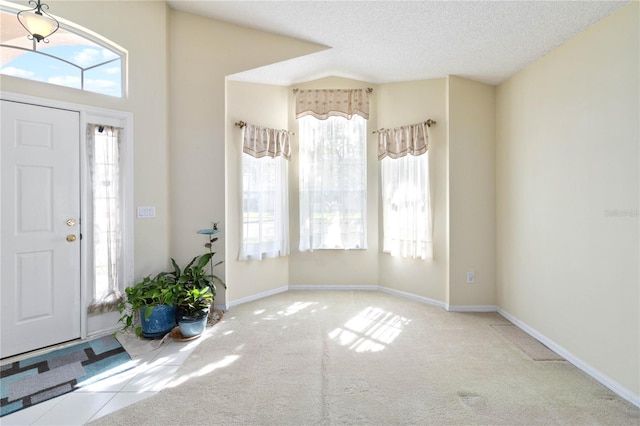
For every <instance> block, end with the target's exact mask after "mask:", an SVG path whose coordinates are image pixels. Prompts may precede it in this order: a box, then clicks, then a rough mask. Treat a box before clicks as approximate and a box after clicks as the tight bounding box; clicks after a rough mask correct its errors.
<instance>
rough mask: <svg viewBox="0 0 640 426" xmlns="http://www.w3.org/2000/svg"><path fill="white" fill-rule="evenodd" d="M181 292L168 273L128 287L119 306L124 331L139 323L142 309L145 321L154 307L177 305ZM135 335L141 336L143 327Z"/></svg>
mask: <svg viewBox="0 0 640 426" xmlns="http://www.w3.org/2000/svg"><path fill="white" fill-rule="evenodd" d="M180 290H181V289H180V286H178V285H177V284H176V282H175V281H174V280H173V278H172V277H171V276H170V275H169V274H168V273H167V272H161V273H159V274H158V275H156V276H154V277H152V276H147V277H145V278H143V279H142V281H140V282H138V283H136V284H135V285H133V286H131V287H127V288H126V289H125V294H126V298H124V299H123V300H122V302H120V304H119V305H118V311H119V312H120V315H121V316H120V320H119V321H120V322H121V323H122V324H123V327H122V330H123V331H126V330H128V329H130V328H132V327H134V325H136V324H137V323H138V321H137V319H138V315H139V312H140V309H142V308H144V316H145V319H149V317H150V316H151V311H152V310H153V307H154V306H160V305H173V304H175V303H176V301H177V299H178V296H179V294H180ZM135 333H136V335H137V336H140V334H141V333H142V327H141V326H139V325H138V326H137V327H136V328H135Z"/></svg>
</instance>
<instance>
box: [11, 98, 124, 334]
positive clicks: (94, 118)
mask: <svg viewBox="0 0 640 426" xmlns="http://www.w3.org/2000/svg"><path fill="white" fill-rule="evenodd" d="M0 97H1V98H2V99H6V100H9V101H15V102H22V103H27V104H32V105H39V106H44V107H50V108H58V109H66V110H69V111H77V112H79V113H80V128H79V129H78V132H79V135H80V159H79V161H80V193H81V194H82V197H81V198H80V200H81V205H80V215H81V216H80V217H81V218H86V217H88V215H87V214H88V211H89V209H90V206H89V203H90V202H91V200H90V199H88V197H87V196H86V195H85V194H87V190H86V189H87V185H89V175H88V167H87V164H86V161H83V160H82V159H84V158H86V128H87V124H89V123H98V124H104V125H109V126H114V127H121V128H122V129H123V132H124V135H123V136H124V141H125V143H124V146H123V147H122V149H121V151H120V155H121V165H122V168H121V173H122V193H123V205H122V212H123V222H122V235H123V241H122V244H123V245H122V249H123V253H122V254H123V262H124V263H123V273H124V283H125V285H131V284H133V277H134V250H133V241H134V228H133V223H134V211H135V209H134V206H133V191H134V187H133V173H134V169H133V144H134V142H133V114H132V113H130V112H126V111H116V110H110V109H105V108H98V107H93V106H88V105H81V104H75V103H70V102H65V101H58V100H52V99H44V98H38V97H35V96H28V95H23V94H20V93H11V92H0ZM87 225H88V221H87V220H82V221H81V223H80V232H81V234H82V235H83V236H87V235H89V234H90V232H91V230H89V229H87ZM88 246H89V244H81V246H80V247H81V250H80V256H81V262H80V300H81V303H82V306H81V318H80V337H81V338H82V339H85V338H87V337H89V331H88V315H87V306H89V303H91V300H92V298H93V289H92V288H91V284H90V283H91V274H90V273H89V267H88V265H90V264H91V263H90V262H88V259H89V256H91V255H92V250H90V249H89V247H88ZM112 328H113V324H111V329H112ZM109 330H110V329H109ZM105 331H107V330H106V328H105V330H92V331H91V335H95V334H102V333H104V332H105Z"/></svg>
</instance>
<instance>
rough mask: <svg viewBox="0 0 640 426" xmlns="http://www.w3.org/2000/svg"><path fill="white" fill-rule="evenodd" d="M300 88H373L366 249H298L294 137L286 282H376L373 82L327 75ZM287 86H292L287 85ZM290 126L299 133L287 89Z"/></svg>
mask: <svg viewBox="0 0 640 426" xmlns="http://www.w3.org/2000/svg"><path fill="white" fill-rule="evenodd" d="M295 87H297V88H300V89H343V88H345V89H365V88H367V87H371V88H373V89H374V91H373V93H372V94H371V95H370V98H369V99H370V102H371V103H370V112H369V120H368V121H367V136H368V139H367V245H368V249H367V250H315V251H313V252H309V251H307V252H301V251H300V250H299V249H298V246H299V240H300V212H299V204H298V203H299V197H298V188H299V186H298V182H299V174H298V167H299V156H298V149H297V137H296V138H294V141H295V144H294V147H293V149H292V156H291V168H290V169H289V172H290V175H289V207H290V208H289V221H290V228H289V229H290V230H291V234H290V236H291V256H290V261H289V283H290V284H291V285H341V286H351V285H353V286H363V285H377V284H378V168H377V158H376V153H375V145H374V144H375V138H374V137H373V136H374V135H372V134H371V131H372V130H374V129H377V127H376V126H377V124H376V123H377V114H376V86H375V85H372V84H370V83H366V82H362V81H356V80H348V79H343V78H338V77H328V78H323V79H320V80H315V81H311V82H307V83H304V84H299V85H296V86H295ZM290 89H293V87H292V88H290ZM289 93H290V96H289V98H290V102H289V129H290V130H291V131H294V132H296V133H298V123H297V121H296V119H295V96H294V94H293V91H292V90H291V91H290V92H289Z"/></svg>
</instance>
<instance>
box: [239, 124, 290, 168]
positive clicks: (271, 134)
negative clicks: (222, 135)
mask: <svg viewBox="0 0 640 426" xmlns="http://www.w3.org/2000/svg"><path fill="white" fill-rule="evenodd" d="M242 130H243V136H242V137H243V146H242V151H243V152H244V153H245V154H249V155H250V156H252V157H255V158H262V157H271V158H275V157H278V156H282V157H284V158H285V159H287V160H289V159H291V145H290V143H289V132H288V131H287V130H277V129H269V128H266V127H260V126H254V125H252V124H246V125H245V126H244V127H243V128H242Z"/></svg>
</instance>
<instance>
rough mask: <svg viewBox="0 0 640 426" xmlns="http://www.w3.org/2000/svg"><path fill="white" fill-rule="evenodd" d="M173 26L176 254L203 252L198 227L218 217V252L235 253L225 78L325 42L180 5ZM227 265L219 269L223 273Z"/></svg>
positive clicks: (230, 280)
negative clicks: (229, 224) (229, 218)
mask: <svg viewBox="0 0 640 426" xmlns="http://www.w3.org/2000/svg"><path fill="white" fill-rule="evenodd" d="M169 28H170V37H169V52H170V57H169V61H170V76H171V85H170V90H169V93H170V99H171V104H170V120H169V122H170V135H171V137H170V159H171V162H170V176H171V183H170V193H171V227H170V229H169V232H170V235H171V247H170V253H171V255H172V256H173V257H174V258H175V259H176V260H177V261H179V262H185V261H187V260H188V259H190V258H191V257H193V256H195V255H197V254H200V253H202V252H203V251H204V250H206V249H205V248H204V247H203V244H204V243H205V242H206V239H205V238H204V237H203V236H202V235H197V234H196V231H197V230H199V229H202V228H206V227H208V226H210V223H211V222H213V221H216V222H220V228H221V229H222V230H223V231H225V233H223V234H222V236H221V239H220V241H219V242H218V248H219V250H218V255H217V257H218V258H220V259H221V258H223V257H227V256H225V251H227V250H230V251H229V253H230V254H229V256H228V259H233V258H234V256H235V253H233V251H234V250H233V249H230V248H227V249H226V250H225V247H226V245H227V244H229V243H230V242H229V240H228V238H235V236H232V235H229V236H226V231H227V229H226V222H225V214H226V191H225V188H226V179H227V177H226V172H225V167H226V166H227V162H226V161H225V140H226V137H227V134H226V132H227V129H230V125H232V123H230V122H228V119H227V118H226V116H225V102H226V100H225V96H226V95H225V77H226V76H227V75H231V74H234V73H237V72H239V71H243V70H247V69H251V68H256V67H259V66H263V65H267V64H270V63H273V62H278V61H283V60H286V59H291V58H293V57H296V56H300V55H304V54H309V53H313V52H316V51H318V50H323V49H325V47H323V46H318V45H315V44H312V43H307V42H302V41H299V40H294V39H291V38H287V37H282V36H277V35H274V34H268V33H264V32H261V31H255V30H251V29H248V28H244V27H239V26H235V25H231V24H227V23H223V22H220V21H215V20H212V19H208V18H204V17H201V16H196V15H192V14H189V13H184V12H179V11H174V10H171V12H170V19H169ZM235 160H236V159H230V160H229V161H228V167H230V169H229V170H228V172H229V173H235V167H237V164H236V163H235ZM225 236H226V237H227V238H225ZM234 245H235V244H234ZM226 266H227V265H226V264H223V265H221V266H220V267H218V269H219V270H218V271H216V273H217V274H219V275H222V276H224V275H225V268H226ZM225 278H227V277H225ZM234 280H235V277H228V278H227V279H226V281H227V284H228V286H229V287H233V286H237V287H238V291H239V292H240V293H239V294H243V292H246V291H247V290H246V289H242V290H241V289H240V288H241V286H242V283H241V282H235V281H234ZM218 290H219V294H218V296H217V297H216V303H222V302H224V301H225V295H224V292H223V291H222V289H218ZM229 291H230V292H233V291H234V290H232V289H230V290H229Z"/></svg>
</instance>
